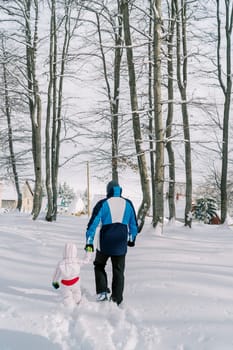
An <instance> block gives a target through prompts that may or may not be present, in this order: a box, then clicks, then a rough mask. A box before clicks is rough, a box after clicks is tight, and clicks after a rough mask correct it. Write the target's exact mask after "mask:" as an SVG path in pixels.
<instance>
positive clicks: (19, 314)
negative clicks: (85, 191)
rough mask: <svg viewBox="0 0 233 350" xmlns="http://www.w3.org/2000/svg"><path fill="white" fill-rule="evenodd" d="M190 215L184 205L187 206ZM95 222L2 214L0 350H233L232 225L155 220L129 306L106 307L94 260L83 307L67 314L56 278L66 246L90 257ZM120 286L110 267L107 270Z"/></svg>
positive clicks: (142, 243)
mask: <svg viewBox="0 0 233 350" xmlns="http://www.w3.org/2000/svg"><path fill="white" fill-rule="evenodd" d="M180 207H182V202H181V203H180ZM86 224H87V217H74V216H58V220H57V222H53V223H48V222H46V221H45V220H44V217H43V216H42V217H41V218H39V219H38V220H37V221H33V220H32V219H31V217H30V216H29V215H28V214H19V213H14V212H12V213H0V236H1V241H0V269H1V280H0V349H1V350H16V349H17V350H27V349H33V350H141V349H145V350H197V349H198V350H220V349H221V350H232V349H233V333H232V323H233V297H232V290H233V278H232V275H233V232H232V227H231V226H226V225H225V226H222V225H218V226H214V225H205V224H203V223H200V222H194V223H193V228H192V229H189V228H185V227H184V226H183V224H182V223H179V222H178V221H177V222H175V223H173V224H165V225H164V227H163V232H162V233H160V234H158V232H157V233H156V232H155V231H154V230H153V229H152V227H151V224H150V218H147V221H146V224H145V226H144V228H143V230H142V232H141V233H140V234H139V235H138V237H137V240H136V246H135V247H133V248H129V249H128V253H127V257H126V271H125V290H124V301H123V303H122V305H120V306H119V307H117V306H116V305H115V304H113V303H111V302H109V301H106V302H97V301H96V300H95V297H96V295H95V285H94V272H93V264H92V260H93V258H94V256H92V257H91V262H90V263H89V264H87V265H84V266H83V267H82V270H81V275H80V283H81V290H82V301H81V303H80V304H79V305H78V306H75V307H74V308H72V309H67V308H66V307H64V305H63V304H62V298H61V295H60V290H59V289H58V290H55V289H53V288H52V285H51V282H52V276H53V273H54V270H55V267H56V264H57V262H58V261H59V260H60V259H61V258H62V252H63V248H64V245H65V243H67V242H74V243H75V244H77V247H78V254H79V256H80V258H82V257H83V256H84V249H83V248H84V245H85V228H86ZM107 273H108V277H109V281H110V282H111V268H110V265H109V264H108V265H107Z"/></svg>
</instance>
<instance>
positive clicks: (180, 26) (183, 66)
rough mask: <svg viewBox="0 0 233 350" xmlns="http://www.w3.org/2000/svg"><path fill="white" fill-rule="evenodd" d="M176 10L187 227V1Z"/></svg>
mask: <svg viewBox="0 0 233 350" xmlns="http://www.w3.org/2000/svg"><path fill="white" fill-rule="evenodd" d="M175 8H176V18H177V21H176V47H177V81H178V87H179V91H180V95H181V110H182V117H183V133H184V147H185V177H186V191H185V195H186V204H185V226H189V227H191V225H192V217H191V211H192V160H191V141H190V127H189V114H188V101H187V83H188V73H187V69H188V52H187V31H186V25H187V17H186V16H187V13H186V11H187V0H175Z"/></svg>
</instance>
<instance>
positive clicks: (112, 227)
mask: <svg viewBox="0 0 233 350" xmlns="http://www.w3.org/2000/svg"><path fill="white" fill-rule="evenodd" d="M121 192H122V189H121V187H120V186H114V187H113V188H112V189H111V191H110V192H109V193H108V195H107V197H106V198H105V199H102V200H100V201H99V202H98V203H97V204H96V206H95V207H94V209H93V212H92V216H91V218H90V221H89V223H88V226H87V232H86V243H87V244H93V243H94V237H95V232H96V229H97V227H98V225H99V224H101V228H100V232H99V240H98V243H97V249H98V250H99V251H100V252H101V253H103V254H105V255H109V256H120V255H125V254H126V252H127V242H128V241H131V242H133V241H134V240H135V238H136V236H137V233H138V225H137V219H136V214H135V210H134V207H133V204H132V203H131V201H130V200H129V199H126V198H123V197H121Z"/></svg>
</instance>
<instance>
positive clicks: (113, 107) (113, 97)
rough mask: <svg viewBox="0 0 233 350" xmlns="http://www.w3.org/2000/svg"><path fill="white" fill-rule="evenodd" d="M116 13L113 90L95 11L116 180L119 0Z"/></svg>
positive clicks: (114, 21) (119, 59) (119, 52)
mask: <svg viewBox="0 0 233 350" xmlns="http://www.w3.org/2000/svg"><path fill="white" fill-rule="evenodd" d="M117 7H118V13H117V15H116V19H115V20H114V19H113V18H112V17H111V16H110V19H109V20H110V22H111V25H112V27H113V33H114V40H115V42H114V65H113V71H114V72H113V77H114V81H113V92H112V90H111V84H110V82H109V78H108V70H107V63H106V57H105V53H104V48H103V40H102V33H101V24H100V18H99V17H100V15H99V14H98V13H96V18H97V30H98V37H99V44H100V52H101V57H102V62H103V71H104V79H105V83H106V89H107V95H108V100H109V106H110V115H111V142H112V179H113V180H116V181H118V142H119V141H118V127H119V126H118V124H119V123H118V118H119V116H118V114H119V102H120V99H119V94H120V73H121V58H122V29H123V28H122V14H121V7H120V3H119V0H118V1H117Z"/></svg>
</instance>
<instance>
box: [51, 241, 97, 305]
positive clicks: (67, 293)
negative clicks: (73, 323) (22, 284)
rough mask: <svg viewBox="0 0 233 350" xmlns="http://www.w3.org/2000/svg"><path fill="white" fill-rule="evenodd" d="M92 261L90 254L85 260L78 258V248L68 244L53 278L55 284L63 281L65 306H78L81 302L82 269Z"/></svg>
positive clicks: (87, 254)
mask: <svg viewBox="0 0 233 350" xmlns="http://www.w3.org/2000/svg"><path fill="white" fill-rule="evenodd" d="M89 261H90V253H86V256H85V258H84V259H79V258H78V257H77V247H76V245H75V244H74V243H67V244H66V245H65V248H64V253H63V259H62V260H61V261H60V262H59V263H58V265H57V268H56V271H55V273H54V276H53V282H57V281H59V280H61V288H62V294H63V298H64V304H65V305H73V304H74V303H75V304H78V303H79V302H80V301H81V288H80V267H81V266H82V265H83V264H87V263H88V262H89Z"/></svg>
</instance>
